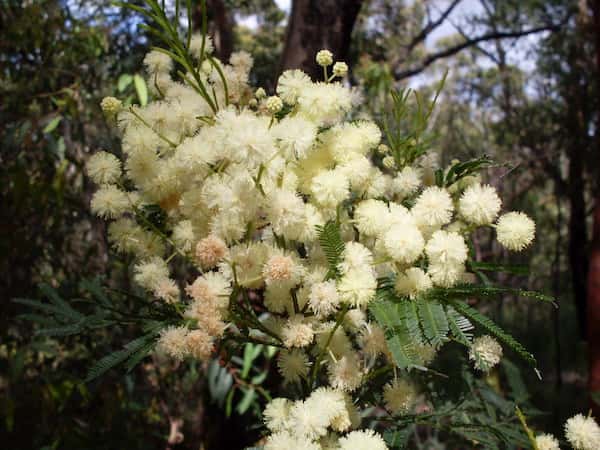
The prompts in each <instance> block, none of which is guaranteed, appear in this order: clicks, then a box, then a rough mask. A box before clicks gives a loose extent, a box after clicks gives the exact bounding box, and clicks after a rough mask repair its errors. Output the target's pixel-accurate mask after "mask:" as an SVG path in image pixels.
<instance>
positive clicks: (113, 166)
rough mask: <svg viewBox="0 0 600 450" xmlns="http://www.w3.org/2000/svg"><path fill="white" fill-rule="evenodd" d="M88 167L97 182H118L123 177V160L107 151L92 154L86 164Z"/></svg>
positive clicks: (89, 173) (92, 177)
mask: <svg viewBox="0 0 600 450" xmlns="http://www.w3.org/2000/svg"><path fill="white" fill-rule="evenodd" d="M86 169H87V173H88V175H89V176H90V178H91V179H92V180H93V181H94V183H96V184H111V183H116V182H117V181H118V180H119V178H120V177H121V161H119V159H118V158H117V157H116V156H115V155H112V154H110V153H107V152H98V153H95V154H94V155H92V157H91V158H90V159H89V160H88V162H87V164H86Z"/></svg>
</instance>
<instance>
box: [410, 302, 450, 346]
mask: <svg viewBox="0 0 600 450" xmlns="http://www.w3.org/2000/svg"><path fill="white" fill-rule="evenodd" d="M416 304H417V311H418V313H419V318H420V319H421V328H422V329H423V334H424V335H425V338H426V339H427V341H428V342H429V343H430V344H431V345H433V346H434V347H439V346H440V345H442V344H443V343H444V342H445V341H446V340H447V336H448V329H449V328H448V320H447V319H446V312H445V311H444V307H443V306H442V304H441V303H440V302H438V301H436V300H426V299H423V298H420V299H419V300H417V302H416Z"/></svg>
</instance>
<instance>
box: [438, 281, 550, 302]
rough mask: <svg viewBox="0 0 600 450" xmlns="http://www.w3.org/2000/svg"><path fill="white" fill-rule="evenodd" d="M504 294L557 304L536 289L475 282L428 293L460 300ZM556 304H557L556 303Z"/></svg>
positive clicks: (447, 299)
mask: <svg viewBox="0 0 600 450" xmlns="http://www.w3.org/2000/svg"><path fill="white" fill-rule="evenodd" d="M502 294H512V295H517V296H520V297H531V298H535V299H536V300H540V301H543V302H548V303H552V304H555V299H554V298H553V297H550V296H549V295H545V294H542V293H540V292H535V291H527V290H523V289H514V288H509V287H503V286H481V285H475V284H459V285H457V286H454V287H451V288H434V289H431V290H429V291H428V292H427V293H426V297H427V298H434V299H438V300H446V301H450V300H458V299H467V298H472V297H477V298H482V297H496V296H498V295H502ZM555 306H556V305H555Z"/></svg>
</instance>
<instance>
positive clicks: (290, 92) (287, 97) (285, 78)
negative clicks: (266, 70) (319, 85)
mask: <svg viewBox="0 0 600 450" xmlns="http://www.w3.org/2000/svg"><path fill="white" fill-rule="evenodd" d="M311 84H312V82H311V81H310V78H309V77H308V75H306V74H305V73H304V72H302V71H301V70H286V71H285V72H283V73H282V74H281V76H280V77H279V80H278V81H277V94H278V95H279V96H280V97H281V99H282V100H283V101H284V102H285V103H287V104H288V105H294V104H296V100H297V99H298V97H299V95H300V93H301V92H302V91H304V90H305V89H308V88H310V85H311Z"/></svg>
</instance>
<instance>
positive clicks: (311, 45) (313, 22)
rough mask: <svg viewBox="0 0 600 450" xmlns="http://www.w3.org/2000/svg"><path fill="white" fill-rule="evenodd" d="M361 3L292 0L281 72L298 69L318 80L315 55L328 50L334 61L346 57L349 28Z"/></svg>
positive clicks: (335, 0)
mask: <svg viewBox="0 0 600 450" xmlns="http://www.w3.org/2000/svg"><path fill="white" fill-rule="evenodd" d="M361 4H362V0H294V2H293V3H292V11H291V14H290V19H289V22H288V28H287V34H286V40H285V47H284V50H283V54H282V57H281V67H280V68H281V70H285V69H302V70H304V71H305V72H306V73H307V74H309V75H310V76H311V77H312V78H313V79H315V80H316V79H320V78H322V69H321V68H320V67H318V66H317V65H316V63H315V54H316V53H317V52H318V51H319V50H321V49H328V50H330V51H331V52H332V53H333V55H334V58H335V60H338V61H343V60H345V59H346V58H347V56H348V49H349V47H350V38H351V36H352V29H353V28H354V23H355V22H356V17H357V15H358V12H359V11H360V7H361Z"/></svg>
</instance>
